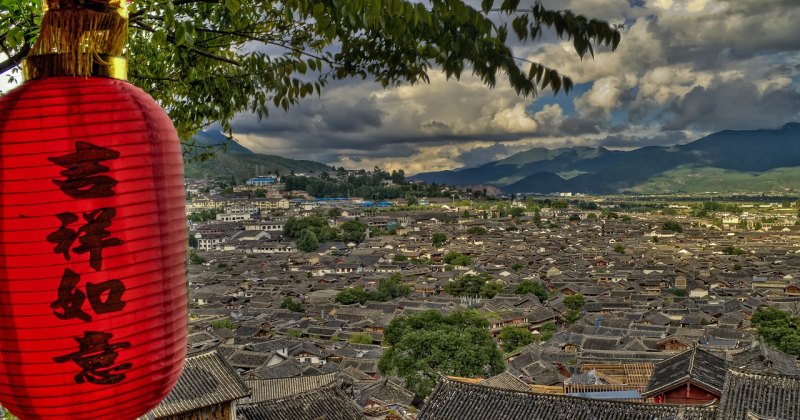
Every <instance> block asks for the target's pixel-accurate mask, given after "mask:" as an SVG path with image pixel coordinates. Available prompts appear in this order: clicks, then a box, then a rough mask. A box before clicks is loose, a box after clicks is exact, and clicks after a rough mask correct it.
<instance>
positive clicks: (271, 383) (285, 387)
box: [239, 373, 336, 404]
mask: <svg viewBox="0 0 800 420" xmlns="http://www.w3.org/2000/svg"><path fill="white" fill-rule="evenodd" d="M335 381H336V374H335V373H329V374H327V375H316V376H300V377H295V378H280V379H256V380H249V381H245V384H247V387H248V388H249V389H250V397H245V398H242V399H240V400H239V404H257V403H261V402H264V401H270V400H276V399H279V398H285V397H288V396H290V395H295V394H300V393H302V392H306V391H310V390H312V389H317V388H321V387H323V386H326V385H330V384H331V383H333V382H335Z"/></svg>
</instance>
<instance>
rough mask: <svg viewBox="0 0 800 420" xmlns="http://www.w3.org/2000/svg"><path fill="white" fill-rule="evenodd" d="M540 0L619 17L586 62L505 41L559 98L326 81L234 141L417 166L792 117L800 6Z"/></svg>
mask: <svg viewBox="0 0 800 420" xmlns="http://www.w3.org/2000/svg"><path fill="white" fill-rule="evenodd" d="M469 2H470V3H471V4H475V5H476V7H477V5H478V4H479V1H477V0H474V1H473V0H470V1H469ZM528 2H532V1H531V0H526V1H523V2H522V5H525V4H526V3H528ZM544 3H545V6H547V7H549V8H551V9H559V8H568V9H572V10H573V11H575V12H577V13H581V14H585V15H587V16H590V17H596V18H601V19H605V20H607V21H609V22H611V23H624V24H625V30H624V32H623V37H622V42H621V43H620V46H619V48H618V49H617V50H616V51H615V52H610V51H601V52H599V53H596V54H595V58H594V60H592V59H591V58H590V57H587V58H585V59H584V60H583V61H581V60H580V59H579V58H578V56H577V54H576V53H575V51H574V49H573V48H572V46H571V43H569V42H559V41H558V40H556V39H554V38H553V37H551V36H548V37H546V39H548V40H549V41H537V42H535V43H528V44H527V45H519V46H516V47H515V53H516V55H517V56H519V57H525V58H528V59H530V60H532V61H537V62H541V63H543V64H545V65H547V66H549V67H553V68H556V69H559V70H560V71H561V72H562V73H564V74H566V75H568V76H571V77H572V79H573V81H574V82H575V84H576V86H575V90H574V91H573V92H571V93H570V94H569V95H564V94H563V93H560V94H559V95H557V96H553V94H552V93H551V92H549V91H544V92H540V94H539V96H538V97H536V98H522V97H519V96H517V95H516V94H515V93H514V91H513V90H511V89H510V88H509V87H508V86H507V85H505V84H504V83H503V82H502V80H501V79H498V80H499V82H498V85H497V87H496V88H494V89H489V88H487V87H485V86H484V85H483V84H482V83H481V82H480V81H479V80H477V79H475V78H473V77H471V76H470V75H469V72H468V71H465V75H464V77H462V79H461V80H460V81H454V80H450V81H448V80H446V79H445V77H444V76H443V75H441V74H439V73H433V74H431V83H430V84H423V85H416V86H401V87H396V88H388V89H383V88H381V87H380V85H379V84H376V83H374V82H370V81H361V80H345V81H336V82H333V83H331V84H330V85H329V86H328V87H327V89H324V90H323V93H322V96H321V97H319V98H317V97H312V98H306V99H304V100H303V101H302V102H301V103H300V104H299V105H296V106H295V107H293V108H291V109H290V110H289V112H283V111H274V112H272V113H271V115H270V116H269V118H267V119H265V120H261V121H259V120H258V119H257V118H256V117H255V116H252V115H240V116H238V117H237V118H236V119H235V121H234V123H233V128H234V137H235V138H236V140H238V141H240V142H241V143H242V144H243V145H244V146H246V147H248V148H250V149H251V150H253V151H255V152H258V153H266V154H275V155H281V156H286V157H291V158H298V159H311V160H316V161H320V162H324V163H328V164H332V165H336V166H340V165H341V166H344V167H347V168H367V169H369V168H372V167H373V166H376V165H377V166H380V167H382V168H384V169H387V170H394V169H404V170H405V171H406V173H418V172H425V171H434V170H442V169H452V168H458V167H464V166H474V165H478V164H482V163H486V162H489V161H491V160H496V159H499V158H503V157H506V156H509V155H511V154H513V153H516V152H519V151H522V150H527V149H529V148H532V147H548V148H556V147H568V146H578V145H586V146H605V147H609V148H633V147H640V146H645V145H671V144H676V143H686V142H688V141H691V140H695V139H697V138H699V137H702V136H703V135H705V134H708V133H710V132H714V131H719V130H723V129H756V128H776V127H779V126H781V125H783V124H784V123H786V122H789V121H800V24H798V22H800V0H545V1H544Z"/></svg>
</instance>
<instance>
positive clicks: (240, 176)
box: [184, 130, 332, 180]
mask: <svg viewBox="0 0 800 420" xmlns="http://www.w3.org/2000/svg"><path fill="white" fill-rule="evenodd" d="M193 140H194V142H195V144H196V145H201V146H221V145H225V147H226V151H224V152H223V151H222V150H221V149H220V148H217V149H216V151H215V155H214V157H213V158H212V159H209V160H207V161H205V162H198V161H190V162H188V163H187V164H186V165H185V168H184V172H185V176H186V178H204V177H206V176H208V177H209V178H230V177H234V178H236V179H237V180H244V179H249V178H252V177H253V176H255V175H256V174H258V175H266V174H268V173H275V172H276V171H277V172H278V173H280V174H289V173H291V172H292V171H294V172H296V173H301V172H304V173H310V172H313V173H321V172H325V171H330V170H331V169H332V168H331V167H330V166H328V165H324V164H322V163H319V162H313V161H310V160H295V159H288V158H284V157H280V156H273V155H262V154H258V153H253V152H252V151H251V150H250V149H248V148H246V147H244V146H242V145H241V144H239V143H238V142H236V141H233V140H231V139H229V138H228V136H226V135H225V134H223V133H222V132H220V131H218V130H208V131H201V132H199V133H197V135H195V136H194V137H193Z"/></svg>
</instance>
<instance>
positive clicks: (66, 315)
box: [50, 268, 125, 322]
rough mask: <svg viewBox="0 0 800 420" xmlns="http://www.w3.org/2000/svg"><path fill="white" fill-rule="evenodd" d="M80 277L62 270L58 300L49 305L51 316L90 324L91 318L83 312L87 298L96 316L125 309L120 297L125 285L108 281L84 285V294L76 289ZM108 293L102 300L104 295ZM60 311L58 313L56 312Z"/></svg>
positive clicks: (116, 281) (70, 271)
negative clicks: (74, 319) (51, 311)
mask: <svg viewBox="0 0 800 420" xmlns="http://www.w3.org/2000/svg"><path fill="white" fill-rule="evenodd" d="M80 279H81V277H80V275H79V274H78V273H76V272H74V271H72V270H70V269H69V268H66V269H64V275H63V276H62V277H61V283H60V284H59V285H58V299H56V301H55V302H53V303H51V304H50V308H52V309H53V314H54V315H55V316H56V317H58V318H59V319H73V318H78V319H80V320H82V321H84V322H90V321H91V320H92V316H91V315H89V314H88V313H86V312H84V311H83V302H84V301H85V300H86V298H87V297H88V298H89V305H91V307H92V309H93V310H94V312H95V313H97V314H105V313H108V312H116V311H121V310H122V308H124V307H125V302H124V301H123V300H122V295H123V293H125V285H124V284H123V283H122V282H121V281H119V280H108V281H104V282H102V283H99V284H95V283H86V293H83V291H81V290H80V289H78V288H77V286H78V283H79V282H80ZM106 292H108V294H107V295H106V298H105V299H103V295H104V293H106ZM59 309H60V310H61V311H60V312H59V311H58V310H59Z"/></svg>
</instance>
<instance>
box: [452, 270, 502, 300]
mask: <svg viewBox="0 0 800 420" xmlns="http://www.w3.org/2000/svg"><path fill="white" fill-rule="evenodd" d="M502 290H503V285H502V284H501V283H499V282H497V281H494V280H493V279H492V276H490V275H489V274H487V273H481V274H464V275H461V276H457V277H456V278H454V279H453V281H451V282H448V283H447V284H446V285H445V286H444V291H445V293H447V294H449V295H452V296H456V297H461V296H465V297H475V296H481V297H484V298H487V299H491V298H493V297H495V295H497V294H498V293H500V292H501V291H502Z"/></svg>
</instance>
